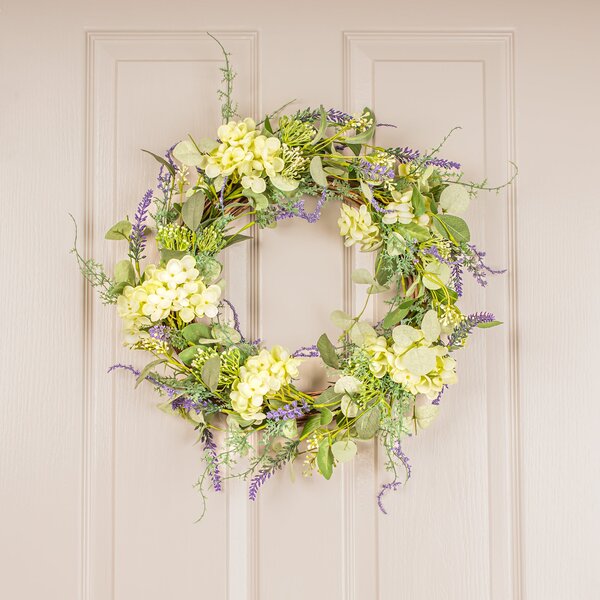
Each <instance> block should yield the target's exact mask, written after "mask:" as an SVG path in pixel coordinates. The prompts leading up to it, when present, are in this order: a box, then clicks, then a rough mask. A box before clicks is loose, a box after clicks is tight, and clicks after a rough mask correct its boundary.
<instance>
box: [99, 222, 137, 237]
mask: <svg viewBox="0 0 600 600" xmlns="http://www.w3.org/2000/svg"><path fill="white" fill-rule="evenodd" d="M130 235H131V223H130V222H129V221H128V220H127V219H125V220H124V221H119V222H118V223H115V224H114V225H113V226H112V227H111V228H110V229H109V230H108V231H107V232H106V233H105V234H104V239H105V240H129V236H130Z"/></svg>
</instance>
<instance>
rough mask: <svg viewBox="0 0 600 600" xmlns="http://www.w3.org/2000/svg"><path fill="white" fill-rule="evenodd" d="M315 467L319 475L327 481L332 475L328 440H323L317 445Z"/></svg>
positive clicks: (331, 457) (331, 455)
mask: <svg viewBox="0 0 600 600" xmlns="http://www.w3.org/2000/svg"><path fill="white" fill-rule="evenodd" d="M317 467H318V468H319V473H321V475H323V477H325V479H329V478H330V477H331V475H332V474H333V454H332V452H331V446H330V445H329V438H324V439H322V440H321V443H320V444H319V451H318V452H317Z"/></svg>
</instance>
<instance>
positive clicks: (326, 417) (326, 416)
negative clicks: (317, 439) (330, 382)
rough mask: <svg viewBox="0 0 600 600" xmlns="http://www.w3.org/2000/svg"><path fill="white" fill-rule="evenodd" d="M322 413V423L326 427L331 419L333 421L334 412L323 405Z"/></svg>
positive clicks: (320, 410)
mask: <svg viewBox="0 0 600 600" xmlns="http://www.w3.org/2000/svg"><path fill="white" fill-rule="evenodd" d="M319 412H320V413H321V425H322V426H323V427H325V425H329V423H331V421H333V412H332V411H330V410H329V409H328V408H327V407H325V406H324V407H323V408H320V409H319Z"/></svg>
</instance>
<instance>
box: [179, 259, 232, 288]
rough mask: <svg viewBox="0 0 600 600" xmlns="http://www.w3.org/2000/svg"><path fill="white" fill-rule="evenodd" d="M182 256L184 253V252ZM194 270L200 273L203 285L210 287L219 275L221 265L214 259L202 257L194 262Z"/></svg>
mask: <svg viewBox="0 0 600 600" xmlns="http://www.w3.org/2000/svg"><path fill="white" fill-rule="evenodd" d="M184 254H186V253H185V252H184ZM196 268H197V269H198V271H199V272H200V277H201V278H202V279H203V280H204V283H205V284H206V285H210V284H211V283H213V282H214V281H216V280H217V278H218V277H219V275H221V271H222V270H223V265H222V264H221V263H220V262H219V261H218V260H216V259H215V258H212V257H210V256H203V257H202V259H201V260H196Z"/></svg>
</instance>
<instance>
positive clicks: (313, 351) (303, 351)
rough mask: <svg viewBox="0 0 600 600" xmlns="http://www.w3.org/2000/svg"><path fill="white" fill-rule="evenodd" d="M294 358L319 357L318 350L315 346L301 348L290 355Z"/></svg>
mask: <svg viewBox="0 0 600 600" xmlns="http://www.w3.org/2000/svg"><path fill="white" fill-rule="evenodd" d="M292 356H293V357H294V358H316V357H317V356H320V353H319V349H318V348H317V347H316V346H302V347H301V348H298V350H296V352H294V353H293V354H292Z"/></svg>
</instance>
